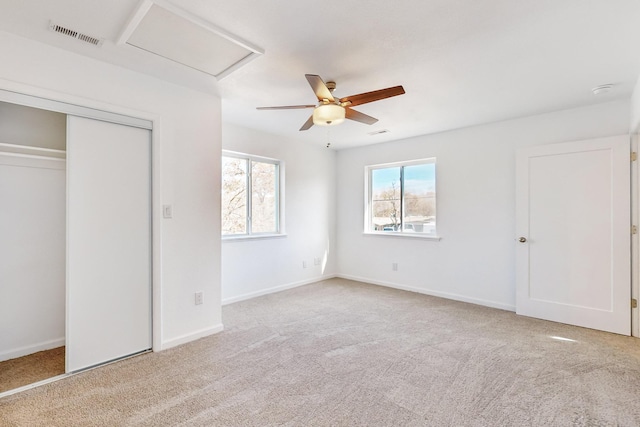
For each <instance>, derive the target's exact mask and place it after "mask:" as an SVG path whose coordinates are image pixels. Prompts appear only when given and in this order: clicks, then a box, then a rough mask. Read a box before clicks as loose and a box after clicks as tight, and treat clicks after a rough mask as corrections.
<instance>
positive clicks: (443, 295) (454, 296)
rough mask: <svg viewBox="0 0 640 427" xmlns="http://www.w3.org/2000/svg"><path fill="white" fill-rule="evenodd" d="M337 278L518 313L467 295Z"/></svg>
mask: <svg viewBox="0 0 640 427" xmlns="http://www.w3.org/2000/svg"><path fill="white" fill-rule="evenodd" d="M336 277H340V278H342V279H348V280H355V281H357V282H363V283H371V284H372V285H378V286H386V287H388V288H394V289H400V290H403V291H409V292H416V293H419V294H424V295H431V296H434V297H440V298H446V299H451V300H454V301H462V302H468V303H470V304H476V305H483V306H485V307H491V308H498V309H500V310H507V311H513V312H515V311H516V307H515V306H514V305H510V304H503V303H500V302H496V301H489V300H485V299H480V298H473V297H468V296H465V295H459V294H452V293H449V292H441V291H434V290H432V289H423V288H415V287H413V286H405V285H399V284H396V283H390V282H382V281H379V280H373V279H369V278H366V277H357V276H350V275H348V274H337V275H336Z"/></svg>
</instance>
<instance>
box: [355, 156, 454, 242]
mask: <svg viewBox="0 0 640 427" xmlns="http://www.w3.org/2000/svg"><path fill="white" fill-rule="evenodd" d="M426 164H433V165H434V167H435V173H436V175H435V178H434V179H435V186H436V188H435V198H436V208H435V210H436V214H435V218H436V224H437V218H438V203H437V200H438V189H437V185H438V184H437V182H438V179H437V171H438V168H437V161H436V157H427V158H422V159H415V160H406V161H399V162H391V163H380V164H375V165H367V166H365V167H364V190H365V191H364V232H363V233H364V234H365V235H373V236H389V237H401V238H411V239H425V240H441V237H440V236H439V235H438V228H437V225H436V228H435V230H434V232H433V233H429V234H427V233H408V232H406V231H403V228H404V205H405V197H404V187H405V184H404V168H405V167H407V166H417V165H426ZM394 167H399V168H400V221H401V222H400V224H401V227H400V231H376V230H374V229H373V228H374V227H373V212H372V204H373V202H372V198H373V188H372V187H373V185H372V180H373V171H375V170H380V169H389V168H394Z"/></svg>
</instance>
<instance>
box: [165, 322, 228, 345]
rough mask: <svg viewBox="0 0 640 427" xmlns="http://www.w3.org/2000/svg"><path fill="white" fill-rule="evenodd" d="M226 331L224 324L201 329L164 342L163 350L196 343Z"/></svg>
mask: <svg viewBox="0 0 640 427" xmlns="http://www.w3.org/2000/svg"><path fill="white" fill-rule="evenodd" d="M223 330H224V325H223V324H222V323H220V324H218V325H215V326H211V327H209V328H204V329H200V330H198V331H195V332H191V333H189V334H185V335H181V336H179V337H177V338H172V339H170V340H167V341H163V343H162V347H161V350H166V349H168V348H171V347H176V346H179V345H181V344H186V343H188V342H190V341H195V340H197V339H200V338H204V337H207V336H209V335H213V334H217V333H218V332H222V331H223Z"/></svg>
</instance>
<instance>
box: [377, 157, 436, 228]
mask: <svg viewBox="0 0 640 427" xmlns="http://www.w3.org/2000/svg"><path fill="white" fill-rule="evenodd" d="M366 180H367V181H366V182H367V189H368V191H367V201H366V206H367V209H366V221H365V224H366V225H365V232H366V233H382V234H384V233H390V234H400V235H404V234H407V235H408V234H411V235H414V236H416V237H417V236H421V237H436V159H435V158H431V159H422V160H414V161H410V162H401V163H390V164H384V165H374V166H367V167H366Z"/></svg>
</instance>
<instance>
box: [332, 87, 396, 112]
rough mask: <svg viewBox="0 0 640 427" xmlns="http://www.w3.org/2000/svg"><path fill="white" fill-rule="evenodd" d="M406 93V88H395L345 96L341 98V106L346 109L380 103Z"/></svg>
mask: <svg viewBox="0 0 640 427" xmlns="http://www.w3.org/2000/svg"><path fill="white" fill-rule="evenodd" d="M404 93H405V92H404V88H403V87H402V86H394V87H389V88H386V89H380V90H374V91H373V92H365V93H359V94H358V95H351V96H345V97H344V98H340V104H342V105H343V106H345V107H355V106H356V105H362V104H366V103H368V102H373V101H379V100H381V99H385V98H391V97H392V96H398V95H402V94H404Z"/></svg>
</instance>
